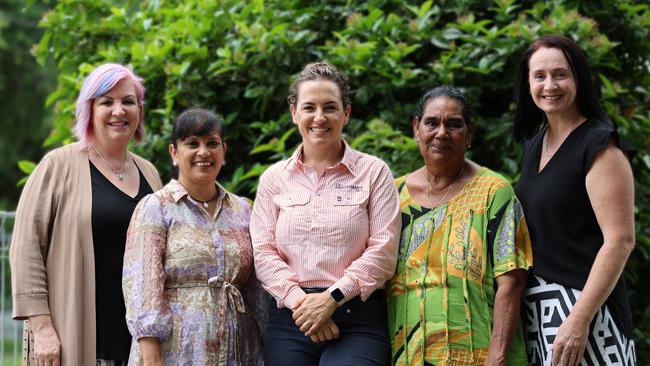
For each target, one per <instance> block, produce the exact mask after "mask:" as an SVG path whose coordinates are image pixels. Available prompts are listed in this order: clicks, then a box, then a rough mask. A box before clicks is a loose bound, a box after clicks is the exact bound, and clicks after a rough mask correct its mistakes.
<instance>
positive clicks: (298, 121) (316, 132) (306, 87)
mask: <svg viewBox="0 0 650 366" xmlns="http://www.w3.org/2000/svg"><path fill="white" fill-rule="evenodd" d="M290 108H291V117H292V119H293V123H294V124H295V125H297V126H298V130H300V135H301V136H302V142H303V144H305V145H306V146H308V147H309V148H318V149H328V148H337V149H338V148H340V146H341V145H340V144H341V133H342V131H343V126H344V125H345V124H347V123H348V120H349V118H350V106H348V107H347V108H344V107H343V103H342V101H341V92H340V90H339V87H338V86H337V85H336V84H335V83H334V82H332V81H329V80H310V81H305V82H302V83H301V84H300V86H299V89H298V99H297V101H296V104H295V105H293V104H292V105H291V106H290Z"/></svg>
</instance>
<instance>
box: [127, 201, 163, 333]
mask: <svg viewBox="0 0 650 366" xmlns="http://www.w3.org/2000/svg"><path fill="white" fill-rule="evenodd" d="M166 244H167V225H166V224H165V222H164V215H163V206H162V202H161V201H160V198H159V197H158V196H156V195H155V194H151V195H148V196H146V197H145V198H143V199H142V201H140V203H138V205H137V207H136V208H135V211H134V212H133V216H132V217H131V223H130V225H129V230H128V231H127V238H126V249H125V253H124V269H123V273H122V290H123V292H124V302H125V305H126V322H127V326H128V328H129V331H130V332H131V335H132V336H133V337H134V338H135V339H139V338H142V337H156V338H158V339H159V340H161V341H162V340H165V339H166V338H167V337H168V336H169V335H170V334H171V331H172V316H171V309H170V306H169V302H168V301H167V300H166V299H165V297H164V294H163V292H164V288H165V268H164V263H165V247H166Z"/></svg>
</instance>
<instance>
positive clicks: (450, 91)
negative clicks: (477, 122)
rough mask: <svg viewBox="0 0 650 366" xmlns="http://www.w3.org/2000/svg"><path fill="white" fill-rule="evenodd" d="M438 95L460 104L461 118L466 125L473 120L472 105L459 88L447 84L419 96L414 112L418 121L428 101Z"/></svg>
mask: <svg viewBox="0 0 650 366" xmlns="http://www.w3.org/2000/svg"><path fill="white" fill-rule="evenodd" d="M440 97H443V98H450V99H453V100H455V101H456V102H457V103H458V105H460V107H461V108H462V109H463V119H464V120H465V124H466V125H467V124H470V123H472V122H473V121H474V111H473V110H472V106H471V105H470V104H469V101H468V100H467V97H466V96H465V94H463V92H461V91H460V89H458V88H454V87H453V86H449V85H441V86H437V87H435V88H433V89H431V90H429V91H428V92H426V93H424V95H422V97H420V101H419V102H418V106H417V110H416V112H415V117H417V118H418V121H421V120H422V115H423V114H424V109H425V108H426V107H427V104H428V103H429V101H430V100H433V99H436V98H440Z"/></svg>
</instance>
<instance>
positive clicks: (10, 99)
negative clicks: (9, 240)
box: [0, 0, 54, 210]
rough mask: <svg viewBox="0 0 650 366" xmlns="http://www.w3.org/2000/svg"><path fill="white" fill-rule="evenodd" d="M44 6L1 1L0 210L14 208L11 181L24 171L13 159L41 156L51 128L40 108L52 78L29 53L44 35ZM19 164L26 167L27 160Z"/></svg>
mask: <svg viewBox="0 0 650 366" xmlns="http://www.w3.org/2000/svg"><path fill="white" fill-rule="evenodd" d="M44 8H45V7H44V6H43V4H35V5H34V6H32V7H29V8H25V4H24V2H23V1H21V0H5V1H2V2H0V111H2V122H1V123H2V134H0V156H2V159H1V160H0V177H2V178H3V179H2V180H0V192H2V193H1V194H0V209H5V210H9V209H11V208H12V207H15V205H16V203H17V201H18V195H19V194H20V188H19V187H17V186H16V182H17V181H18V180H19V179H20V178H21V177H22V176H23V175H24V174H23V173H22V172H21V170H20V169H19V167H18V166H17V165H16V163H15V162H16V161H18V160H20V159H26V160H35V159H38V158H39V156H42V155H43V152H44V150H43V149H42V147H41V144H42V142H43V138H44V137H45V136H47V133H48V130H49V127H50V126H49V123H48V121H49V118H50V111H49V110H46V109H44V108H43V107H42V106H43V101H44V100H45V98H46V97H47V94H48V93H49V92H50V91H51V90H52V88H53V82H54V79H53V77H52V72H49V70H48V69H47V68H45V67H39V66H38V65H37V64H36V60H35V59H34V57H33V56H32V55H31V54H30V51H31V48H32V45H33V43H34V42H35V40H37V39H38V38H40V37H41V36H42V34H43V29H39V28H38V27H37V24H38V21H39V19H40V18H41V15H42V14H43V11H44ZM48 66H49V65H48ZM17 147H20V148H17ZM22 164H23V165H24V167H25V168H26V169H28V165H29V163H28V162H24V163H22Z"/></svg>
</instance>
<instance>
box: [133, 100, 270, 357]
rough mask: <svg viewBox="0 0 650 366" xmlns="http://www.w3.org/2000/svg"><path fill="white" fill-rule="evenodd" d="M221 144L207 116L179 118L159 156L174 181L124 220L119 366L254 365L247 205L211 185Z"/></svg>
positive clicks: (195, 113) (256, 341) (258, 304)
mask: <svg viewBox="0 0 650 366" xmlns="http://www.w3.org/2000/svg"><path fill="white" fill-rule="evenodd" d="M222 136H223V134H222V131H221V126H220V119H219V118H218V117H217V116H216V115H214V114H213V113H211V112H209V111H206V110H203V109H190V110H188V111H185V112H183V113H182V114H181V115H180V116H179V117H178V118H177V120H176V123H175V125H174V129H173V132H172V144H171V145H170V146H169V151H170V154H171V156H172V159H173V164H174V166H176V167H178V180H172V181H171V182H169V183H168V184H167V185H166V186H165V187H163V188H162V189H161V190H159V191H157V192H156V193H154V194H151V195H149V196H147V197H145V198H144V199H143V200H142V201H141V202H140V203H139V204H138V206H137V208H136V210H135V212H134V214H133V217H132V219H131V225H130V227H129V231H128V237H127V244H126V253H125V257H124V274H123V281H122V284H123V289H124V298H125V301H126V309H127V312H126V319H127V324H128V327H129V330H130V332H131V334H132V335H133V343H132V346H131V357H130V360H129V365H163V364H164V365H260V364H262V363H263V361H262V353H261V340H260V339H261V337H260V333H259V329H261V324H258V322H257V321H260V320H261V318H262V317H263V314H264V312H263V311H262V310H258V309H263V308H264V305H265V304H266V302H265V300H264V299H265V298H264V296H263V295H262V294H263V290H261V287H259V286H257V281H256V279H255V274H254V270H253V254H252V247H251V241H250V235H249V232H248V222H249V218H250V210H251V204H250V202H249V201H248V200H246V199H244V198H241V197H238V196H235V195H234V194H232V193H230V192H228V191H226V190H225V189H224V188H223V187H222V186H221V185H219V184H218V183H217V182H216V177H217V175H218V174H219V170H220V169H221V166H222V165H223V162H224V157H225V153H226V149H227V146H226V144H225V143H224V142H223V139H222ZM258 290H259V291H258ZM256 320H257V321H256Z"/></svg>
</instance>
